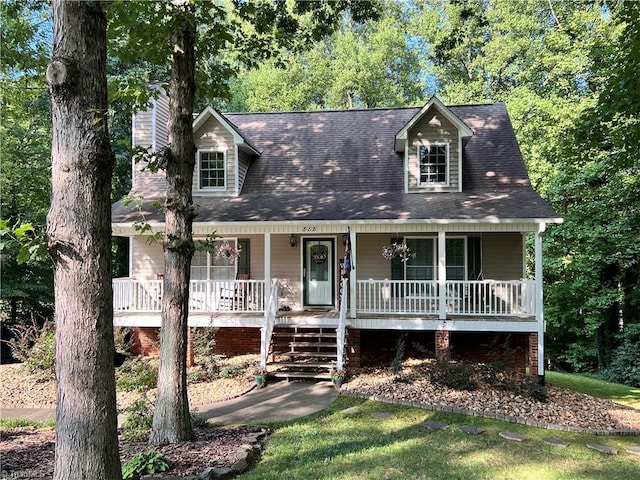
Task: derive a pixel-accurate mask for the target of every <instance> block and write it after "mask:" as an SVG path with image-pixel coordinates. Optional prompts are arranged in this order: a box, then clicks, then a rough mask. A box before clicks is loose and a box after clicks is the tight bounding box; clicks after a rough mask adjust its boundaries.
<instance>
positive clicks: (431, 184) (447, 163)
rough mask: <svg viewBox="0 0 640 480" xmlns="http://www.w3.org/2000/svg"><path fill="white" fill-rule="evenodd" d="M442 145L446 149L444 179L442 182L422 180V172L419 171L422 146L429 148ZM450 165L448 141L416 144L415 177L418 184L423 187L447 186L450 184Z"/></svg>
mask: <svg viewBox="0 0 640 480" xmlns="http://www.w3.org/2000/svg"><path fill="white" fill-rule="evenodd" d="M439 146H443V147H445V150H446V153H445V155H446V159H445V181H444V182H423V181H421V179H422V174H421V172H420V150H421V149H423V148H431V147H439ZM450 167H451V153H450V148H449V142H424V143H421V144H420V145H418V149H417V151H416V168H417V178H418V186H419V187H423V188H429V187H448V186H450V179H449V169H450Z"/></svg>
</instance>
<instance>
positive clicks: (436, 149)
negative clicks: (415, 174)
mask: <svg viewBox="0 0 640 480" xmlns="http://www.w3.org/2000/svg"><path fill="white" fill-rule="evenodd" d="M418 165H419V168H420V184H421V185H446V184H448V175H447V172H448V170H449V144H447V143H432V144H430V145H421V146H420V147H418Z"/></svg>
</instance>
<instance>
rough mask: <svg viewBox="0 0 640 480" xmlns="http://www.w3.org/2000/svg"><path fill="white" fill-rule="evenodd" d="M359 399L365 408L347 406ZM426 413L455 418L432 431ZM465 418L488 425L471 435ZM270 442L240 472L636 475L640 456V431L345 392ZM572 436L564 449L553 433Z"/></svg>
mask: <svg viewBox="0 0 640 480" xmlns="http://www.w3.org/2000/svg"><path fill="white" fill-rule="evenodd" d="M352 406H357V407H358V408H360V410H361V412H360V413H357V414H345V413H342V412H341V410H343V409H345V408H348V407H352ZM374 412H392V413H394V414H395V415H396V418H395V419H390V420H380V419H376V418H374V417H372V416H371V414H372V413H374ZM425 420H438V421H441V422H444V423H447V424H449V425H450V427H449V428H448V429H447V430H443V431H430V430H427V429H426V428H425V427H424V426H422V425H421V424H422V422H424V421H425ZM461 425H475V426H479V427H482V428H484V429H486V432H484V433H483V434H481V435H478V436H470V435H468V434H465V433H461V432H459V431H458V429H457V427H458V426H461ZM270 427H271V428H272V430H273V433H272V435H271V436H270V437H269V439H268V443H267V449H266V451H265V453H264V456H263V458H262V460H261V461H260V462H259V463H258V465H257V466H256V467H255V468H254V469H253V470H251V471H250V472H248V473H246V474H245V475H242V476H240V477H239V478H242V479H243V480H256V479H273V480H275V479H278V480H280V479H295V480H300V479H318V480H319V479H323V480H324V479H326V480H329V479H336V480H337V479H340V480H369V479H397V480H407V479H429V480H437V479H447V480H452V479H465V480H468V479H518V480H520V479H532V480H534V479H535V480H545V479H563V480H564V479H576V480H578V479H580V480H585V479H612V480H614V479H615V480H619V479H632V478H633V479H636V478H640V457H638V456H632V455H630V454H627V453H626V452H625V451H624V447H625V446H640V438H638V437H614V436H612V437H596V436H591V435H584V434H573V433H568V432H558V431H553V430H544V429H538V428H530V427H525V426H522V425H515V424H510V423H505V422H499V421H494V420H488V419H483V418H476V417H467V416H463V415H452V414H444V413H439V412H428V411H425V410H421V409H416V408H409V407H401V406H396V405H388V404H383V403H378V402H373V401H367V400H361V399H354V398H348V397H339V398H338V399H337V400H336V402H335V403H334V404H333V405H332V406H331V407H330V408H328V409H326V410H324V411H322V412H320V413H318V414H316V415H312V416H310V417H307V418H304V419H298V420H295V421H290V422H283V423H274V424H271V425H270ZM502 431H512V432H518V433H521V434H523V435H525V436H527V437H529V440H528V441H525V442H523V443H517V442H510V441H506V440H504V439H502V438H501V437H500V436H499V435H498V433H499V432H502ZM552 436H553V437H556V438H561V439H563V440H565V441H568V442H570V443H571V446H569V447H568V448H559V447H555V446H551V445H547V444H545V443H544V442H543V439H544V438H545V437H552ZM587 443H598V444H604V445H608V446H611V447H615V448H617V449H619V450H620V454H619V455H618V456H611V455H604V454H602V453H599V452H595V451H593V450H590V449H588V448H587V447H586V446H585V445H586V444H587Z"/></svg>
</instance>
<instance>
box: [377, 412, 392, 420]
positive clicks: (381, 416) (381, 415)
mask: <svg viewBox="0 0 640 480" xmlns="http://www.w3.org/2000/svg"><path fill="white" fill-rule="evenodd" d="M371 416H372V417H373V418H377V419H379V420H390V419H392V418H396V416H395V415H394V414H393V413H389V412H373V413H372V414H371Z"/></svg>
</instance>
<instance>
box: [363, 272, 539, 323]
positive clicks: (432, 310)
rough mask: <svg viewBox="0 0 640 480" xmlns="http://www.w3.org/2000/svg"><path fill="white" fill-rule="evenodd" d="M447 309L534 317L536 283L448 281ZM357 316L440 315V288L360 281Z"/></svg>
mask: <svg viewBox="0 0 640 480" xmlns="http://www.w3.org/2000/svg"><path fill="white" fill-rule="evenodd" d="M445 289H446V294H445V309H444V311H446V312H447V313H448V314H451V315H469V316H533V315H535V314H536V312H535V282H534V281H533V280H480V281H447V282H445ZM356 290H357V292H356V295H357V300H356V304H357V313H358V314H363V313H364V314H378V315H398V314H400V315H402V314H421V315H438V314H439V312H440V298H439V292H440V287H439V285H438V282H437V281H430V280H359V281H358V282H357V289H356Z"/></svg>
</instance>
